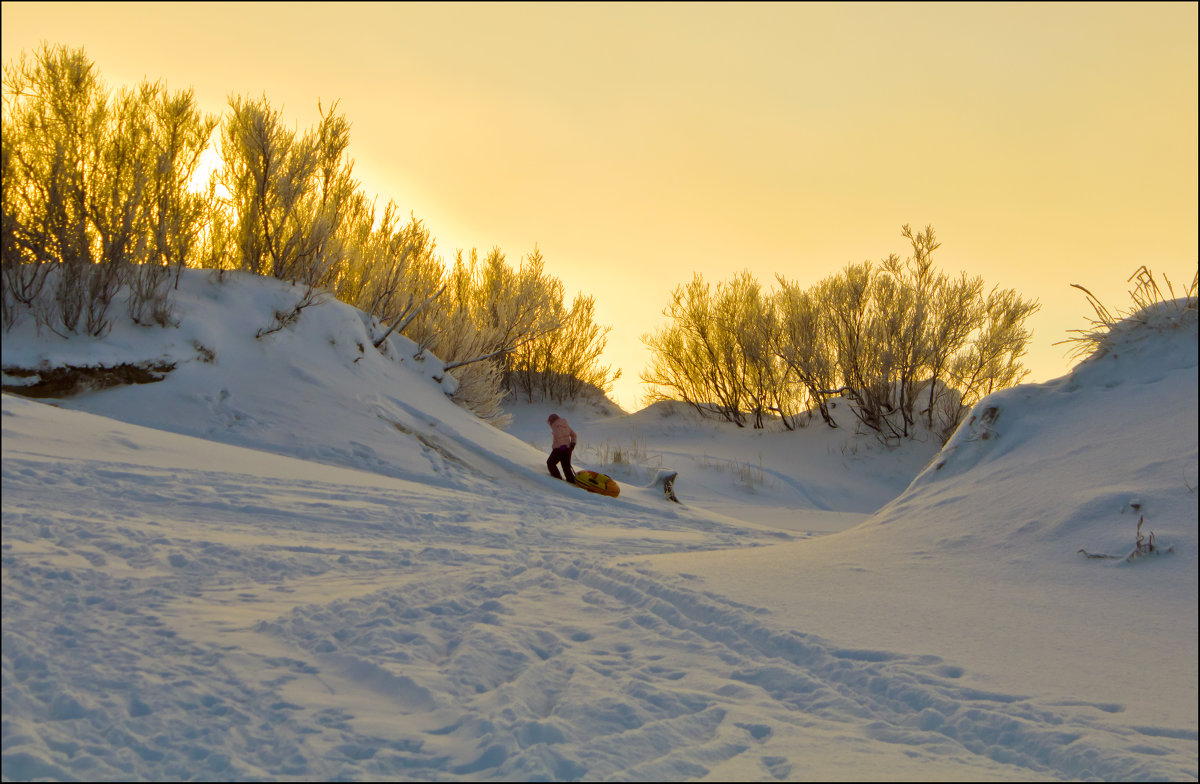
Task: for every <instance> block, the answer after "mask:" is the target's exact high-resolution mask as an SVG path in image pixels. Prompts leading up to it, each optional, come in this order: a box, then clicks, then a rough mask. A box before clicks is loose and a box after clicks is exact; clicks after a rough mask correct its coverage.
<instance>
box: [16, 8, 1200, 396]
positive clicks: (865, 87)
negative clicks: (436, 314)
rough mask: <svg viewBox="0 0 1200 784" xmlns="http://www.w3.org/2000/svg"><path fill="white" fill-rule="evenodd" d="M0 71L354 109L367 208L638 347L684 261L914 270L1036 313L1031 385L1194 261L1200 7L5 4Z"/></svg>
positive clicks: (792, 275) (298, 120) (301, 112)
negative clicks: (544, 275) (1142, 270)
mask: <svg viewBox="0 0 1200 784" xmlns="http://www.w3.org/2000/svg"><path fill="white" fill-rule="evenodd" d="M2 14H3V57H4V61H5V63H6V64H7V63H8V62H10V61H11V60H13V59H14V58H16V57H17V56H18V55H19V54H20V53H21V52H22V51H26V52H32V51H33V50H34V49H36V48H37V47H38V46H39V45H40V44H41V43H49V44H63V45H66V46H69V47H73V48H74V47H82V48H83V49H85V50H86V52H87V54H88V56H89V57H90V58H91V59H92V60H93V61H94V62H95V64H96V66H97V68H98V69H99V71H100V74H101V75H102V77H103V78H104V79H105V80H106V81H107V82H108V83H109V85H110V86H114V87H116V86H121V85H126V84H134V83H136V82H138V81H140V80H141V79H143V78H149V79H150V80H157V79H162V80H165V81H166V83H167V84H168V86H169V87H170V88H172V89H186V88H189V87H190V88H194V90H195V92H196V96H197V99H198V101H199V103H200V105H201V107H202V108H204V109H205V110H206V111H209V112H212V113H214V114H221V113H223V112H224V110H225V108H226V106H227V99H228V97H229V96H231V95H243V96H251V97H258V96H262V95H265V96H266V97H267V98H268V100H270V101H271V103H272V104H273V105H274V106H277V107H281V108H282V109H283V110H284V113H285V116H286V117H288V118H289V120H290V121H292V122H293V123H294V125H295V126H297V127H299V128H308V127H310V126H312V125H313V124H314V123H315V121H316V119H317V101H318V100H321V101H323V102H324V103H325V104H326V105H328V104H329V103H330V102H332V101H334V100H338V101H340V103H339V106H338V108H339V111H340V112H342V113H344V114H345V116H346V117H347V118H348V119H349V120H350V122H351V123H352V124H353V127H352V131H351V142H350V148H349V153H350V155H351V156H352V157H353V158H354V159H355V160H356V165H355V169H354V173H355V176H357V177H358V178H359V179H360V181H361V183H362V185H363V188H364V190H366V191H367V192H368V193H371V194H378V195H379V199H380V202H381V203H383V202H386V201H387V200H388V199H394V200H395V201H396V203H397V204H398V205H399V207H400V208H401V210H403V211H404V212H405V213H406V214H407V213H408V212H412V213H413V214H415V215H416V217H418V218H421V219H423V220H424V221H425V224H426V225H427V226H428V227H429V229H430V230H431V232H432V234H433V236H434V237H436V238H437V241H438V248H439V249H440V252H441V254H442V255H443V256H444V258H446V259H447V260H451V259H453V256H454V252H455V250H456V249H458V248H464V249H470V248H472V247H475V248H479V249H480V250H481V251H486V250H488V249H490V248H492V247H493V246H499V247H500V248H502V249H503V250H504V251H505V252H506V254H507V255H508V258H509V260H510V261H512V262H514V263H515V262H517V261H518V260H519V258H520V257H521V256H523V255H525V254H527V253H529V252H530V251H532V250H533V248H534V246H535V245H536V246H537V247H538V249H539V250H540V251H541V253H542V255H543V256H544V257H545V259H546V262H547V271H548V272H550V273H551V274H553V275H555V276H557V277H558V278H559V279H561V280H562V281H563V283H564V284H565V285H566V288H567V290H568V292H570V293H571V294H572V295H573V294H574V292H576V291H582V292H584V293H585V294H591V295H594V296H595V298H596V304H597V320H598V321H599V322H600V323H601V324H605V325H611V326H612V332H611V333H610V335H609V343H608V350H607V352H606V356H605V362H606V363H609V364H612V365H613V366H615V367H620V368H622V370H623V377H622V378H621V379H620V380H619V381H618V382H617V385H616V389H615V397H616V399H617V401H618V402H619V403H621V404H622V405H623V406H624V407H625V408H626V409H634V408H637V407H638V404H639V400H640V396H641V394H642V391H643V390H642V389H641V385H640V383H639V381H638V375H639V372H640V371H641V370H642V369H643V368H644V366H645V365H646V363H647V358H648V357H647V352H646V350H645V348H644V346H643V345H642V343H641V337H642V336H643V335H644V334H646V333H648V332H651V331H652V330H654V329H655V328H656V327H657V326H659V325H660V324H661V323H662V322H663V317H662V309H663V308H664V306H665V305H666V304H667V302H668V298H669V296H670V292H671V289H673V288H674V287H675V286H677V285H679V284H681V283H685V282H687V281H688V280H690V279H691V277H692V274H693V273H694V272H699V273H702V274H703V275H704V276H705V278H706V279H708V280H711V281H714V282H716V281H722V280H726V279H728V278H729V277H731V276H732V275H733V274H734V273H736V272H738V271H740V270H743V269H749V270H750V271H751V272H752V273H753V274H754V275H755V276H756V277H757V278H758V280H759V281H760V282H761V283H762V284H763V285H764V287H767V286H770V285H771V284H773V282H774V279H775V276H776V274H779V275H782V276H784V277H786V278H788V279H791V280H797V281H800V282H802V283H811V282H816V281H817V280H820V279H821V278H824V277H827V276H829V275H832V274H834V273H836V272H838V271H839V270H841V269H842V268H843V267H844V266H845V265H846V264H847V263H848V262H858V261H862V260H864V259H879V258H882V257H886V256H887V255H888V254H889V253H898V254H903V253H904V251H905V248H906V247H907V245H906V243H905V242H904V240H903V239H902V238H901V237H900V227H901V226H902V225H903V224H912V225H913V226H914V227H923V226H925V225H927V224H932V225H933V226H934V227H935V229H936V230H937V234H938V237H939V238H940V239H941V241H942V243H943V244H942V248H941V249H940V250H939V251H938V253H937V255H936V257H935V258H936V260H937V263H938V265H939V267H940V268H942V269H944V270H946V271H948V272H951V273H956V272H957V271H959V270H966V271H967V272H969V273H970V274H972V275H981V276H982V277H983V279H984V281H985V282H986V283H987V285H989V286H993V285H995V286H1000V287H1003V288H1012V289H1016V290H1017V291H1018V292H1020V293H1021V294H1022V295H1024V296H1026V297H1031V298H1036V299H1038V300H1040V302H1041V303H1042V310H1041V312H1039V313H1038V314H1037V315H1035V316H1034V317H1033V318H1032V319H1031V320H1030V324H1031V325H1032V327H1033V330H1034V340H1033V343H1032V346H1031V349H1030V353H1029V356H1028V357H1027V365H1028V366H1029V367H1030V369H1031V371H1032V373H1031V376H1030V378H1029V380H1035V381H1037V380H1045V379H1048V378H1052V377H1055V376H1059V375H1061V374H1062V373H1064V372H1065V371H1066V369H1067V367H1068V366H1069V364H1070V363H1069V360H1068V358H1067V356H1066V355H1067V349H1066V347H1064V346H1061V345H1054V344H1055V343H1056V342H1058V341H1061V340H1063V339H1064V338H1066V337H1067V336H1068V330H1072V329H1078V328H1081V327H1083V326H1085V325H1086V318H1087V316H1089V315H1090V313H1091V311H1090V308H1089V307H1088V304H1087V302H1086V300H1085V298H1084V297H1083V296H1082V295H1081V294H1080V292H1078V291H1077V290H1075V289H1072V288H1071V287H1070V284H1072V283H1079V284H1082V285H1085V286H1087V288H1088V289H1090V290H1091V291H1092V292H1094V293H1095V294H1096V295H1097V297H1099V298H1100V299H1101V300H1103V301H1104V302H1106V303H1107V304H1109V305H1110V307H1114V308H1121V307H1124V306H1125V305H1126V304H1127V300H1128V297H1127V295H1126V291H1127V289H1128V285H1129V284H1127V283H1126V280H1127V278H1128V277H1129V276H1130V275H1131V274H1132V273H1133V272H1134V271H1135V270H1136V269H1137V268H1138V267H1139V266H1141V265H1146V266H1147V267H1149V268H1150V269H1151V270H1153V271H1154V272H1155V273H1158V274H1166V275H1167V276H1169V277H1170V279H1171V280H1172V281H1173V282H1175V283H1176V284H1182V285H1184V286H1186V285H1187V284H1189V283H1190V282H1191V280H1192V277H1193V275H1194V274H1195V270H1196V264H1197V218H1196V216H1197V146H1198V140H1197V5H1196V4H1194V3H1169V4H1154V3H1149V4H1147V3H1130V4H1121V3H1117V4H1110V3H1102V4H1086V3H1085V4H845V5H842V4H753V3H737V4H698V5H693V4H677V3H669V4H612V5H609V4H506V3H500V4H407V3H405V4H375V3H364V4H355V3H338V4H324V3H316V4H275V3H269V4H255V3H251V4H225V3H214V4H205V3H188V4H141V3H137V4H125V3H83V4H74V3H5V4H4V5H3V7H2Z"/></svg>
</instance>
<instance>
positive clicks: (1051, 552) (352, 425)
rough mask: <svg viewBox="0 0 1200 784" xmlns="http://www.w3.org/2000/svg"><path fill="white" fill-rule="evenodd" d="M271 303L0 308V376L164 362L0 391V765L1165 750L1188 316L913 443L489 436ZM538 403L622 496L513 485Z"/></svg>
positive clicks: (702, 770)
mask: <svg viewBox="0 0 1200 784" xmlns="http://www.w3.org/2000/svg"><path fill="white" fill-rule="evenodd" d="M299 294H300V292H299V290H298V289H293V288H291V287H290V286H287V285H286V284H280V283H278V282H275V281H270V280H263V279H257V278H249V277H246V276H241V275H227V276H226V278H225V280H224V281H223V282H220V283H218V282H217V281H215V280H214V279H213V278H212V277H211V276H210V275H209V274H207V273H200V272H189V273H187V274H185V276H184V278H183V280H182V285H181V288H180V291H179V292H178V296H177V300H176V301H177V306H176V317H177V318H178V319H179V322H180V323H179V326H178V327H177V328H168V329H159V328H141V327H136V326H134V325H132V324H129V323H124V321H122V323H118V324H117V325H116V326H115V327H114V329H113V331H112V333H111V334H109V335H107V336H106V337H104V338H103V339H99V340H96V339H91V338H72V339H71V340H63V339H62V338H59V337H57V336H55V335H53V334H51V333H49V332H47V331H45V330H43V331H42V334H40V335H39V334H37V331H36V330H35V327H34V325H33V324H32V323H31V322H29V321H26V322H24V323H21V324H18V325H17V326H16V327H15V328H14V329H13V330H12V331H11V332H8V333H6V334H5V335H4V343H3V364H4V367H5V370H6V372H5V377H4V383H5V385H6V386H7V385H16V384H27V383H30V382H31V381H32V379H31V378H29V377H26V376H21V375H19V372H18V371H17V369H18V368H27V369H28V368H36V367H38V366H39V365H41V363H43V362H45V363H46V366H63V365H76V366H84V365H87V366H97V365H105V366H114V365H119V364H121V363H140V362H166V363H174V369H173V370H171V371H170V372H169V373H167V374H166V376H165V378H164V380H162V381H160V382H158V383H149V384H137V385H127V386H119V387H113V388H109V389H104V390H100V391H95V390H93V391H89V392H84V393H81V394H78V395H76V396H74V397H69V398H64V399H56V400H49V401H47V402H38V401H35V400H30V399H26V398H24V397H18V396H15V395H12V394H7V393H6V394H4V395H3V417H2V421H3V488H2V489H3V570H2V573H3V695H2V696H3V738H2V747H3V750H2V762H3V778H4V780H8V781H16V780H29V779H56V780H62V779H116V780H179V779H198V780H263V779H271V780H331V779H343V780H345V779H353V780H483V779H488V780H496V779H501V780H579V779H584V780H614V779H615V780H648V781H659V780H713V781H725V780H768V781H771V780H777V779H778V780H920V781H933V780H955V781H958V780H1047V779H1071V780H1078V779H1101V780H1135V779H1136V780H1146V779H1155V780H1162V779H1166V780H1195V779H1196V777H1197V772H1198V766H1197V650H1196V646H1197V489H1196V488H1197V375H1196V366H1197V333H1196V321H1195V318H1194V315H1195V313H1194V311H1192V313H1191V317H1190V318H1188V319H1185V323H1184V324H1183V325H1182V326H1180V327H1176V328H1173V329H1170V328H1166V327H1164V326H1160V325H1156V323H1154V322H1153V320H1152V323H1151V324H1150V325H1149V326H1146V325H1141V326H1136V325H1133V324H1132V323H1130V324H1129V325H1128V328H1127V329H1122V330H1119V333H1120V334H1117V335H1115V336H1114V338H1113V341H1112V345H1111V346H1110V349H1109V351H1108V352H1107V353H1106V354H1105V355H1103V356H1099V357H1096V358H1093V359H1090V360H1088V361H1085V362H1083V363H1082V364H1080V365H1079V366H1078V367H1077V368H1076V369H1075V370H1074V371H1073V372H1072V373H1070V374H1069V375H1067V376H1066V377H1064V378H1061V379H1058V380H1056V381H1053V382H1050V383H1046V384H1037V385H1025V386H1020V387H1016V388H1014V389H1010V390H1006V391H1003V392H1000V393H998V394H996V395H993V396H991V397H989V398H987V399H985V400H984V401H983V402H982V403H980V405H979V406H977V407H976V409H975V410H974V411H973V412H972V419H971V421H970V422H969V423H968V424H966V425H964V426H963V427H962V428H960V429H959V431H958V432H957V433H956V434H955V436H954V437H953V438H952V440H951V441H950V443H949V444H948V445H947V447H946V448H945V449H943V450H941V451H939V450H938V446H937V444H936V442H934V441H931V440H928V439H926V440H924V441H917V442H913V443H910V444H907V445H905V446H904V447H902V448H897V449H891V450H889V449H885V448H883V447H882V446H880V445H879V444H877V443H875V442H874V441H873V440H872V439H871V438H870V437H869V436H864V435H856V434H855V432H854V430H855V428H854V425H853V423H852V421H850V419H849V418H848V416H847V413H848V412H846V411H845V409H844V407H843V408H842V409H839V411H838V413H839V414H840V415H841V416H842V417H843V420H842V421H843V425H844V426H843V427H841V428H839V429H837V430H831V429H829V428H827V427H826V426H825V425H823V424H821V423H819V422H813V423H812V424H810V425H809V426H808V427H806V428H803V429H801V430H799V431H797V432H790V433H789V432H783V431H782V430H779V429H776V430H770V431H750V430H738V429H737V428H735V427H733V426H730V425H722V424H717V423H714V422H705V421H701V420H698V419H696V418H695V417H694V416H692V415H691V414H689V413H688V412H687V411H684V410H680V409H679V408H678V407H673V406H668V405H661V404H660V405H657V406H654V407H651V408H649V409H646V410H643V411H641V412H638V413H636V414H632V415H626V414H624V413H622V412H620V411H619V410H616V409H615V408H614V407H611V406H605V405H603V404H602V403H596V404H590V405H584V404H580V405H578V406H574V407H569V408H565V409H556V408H555V407H554V406H552V405H549V404H541V403H539V404H529V403H527V404H521V405H516V406H514V408H513V414H514V419H513V422H512V424H511V425H510V426H509V428H508V430H507V432H503V431H501V430H498V429H496V428H495V427H493V426H491V425H489V424H486V423H483V422H480V421H478V420H477V419H475V418H474V417H472V416H471V415H470V414H468V413H466V412H464V411H463V410H462V409H460V408H458V407H456V406H455V405H454V404H453V403H452V402H451V401H450V400H449V399H448V398H447V396H446V391H447V389H448V388H449V387H450V386H452V384H453V382H452V380H450V379H445V380H443V381H442V382H439V381H437V380H435V378H434V376H435V375H436V372H437V370H438V369H439V365H438V364H437V361H436V359H432V358H427V359H426V360H425V361H423V362H421V361H417V360H414V359H413V357H412V356H411V355H412V353H413V350H414V347H413V346H412V344H411V343H409V342H408V341H406V340H404V339H401V338H393V339H391V340H390V342H389V344H388V346H387V356H384V355H381V354H380V353H379V352H378V351H376V350H375V349H373V348H372V347H371V345H370V343H369V332H370V330H371V329H372V325H370V324H367V323H365V321H364V317H363V316H362V314H361V313H359V312H358V311H355V310H353V309H351V308H349V307H347V306H345V305H342V304H340V303H337V302H332V301H330V302H326V303H323V304H320V305H315V306H312V307H309V308H306V309H304V310H303V311H302V312H301V314H300V318H299V320H298V321H296V322H295V323H294V324H292V325H291V326H289V327H287V328H285V329H282V330H280V331H276V332H273V333H271V334H267V335H264V336H263V337H261V338H256V337H255V334H256V333H257V332H259V331H260V330H262V329H264V328H267V327H269V326H271V316H270V314H271V313H272V312H273V310H275V309H281V310H287V309H288V308H290V307H291V304H292V303H294V302H295V301H296V299H297V298H298V297H299ZM114 315H119V313H118V308H117V307H114ZM119 321H121V320H120V319H119ZM556 410H557V411H558V412H559V413H561V414H563V415H564V416H566V417H567V418H568V419H569V420H570V421H571V424H572V426H573V427H574V428H575V429H576V430H577V431H578V432H579V434H580V436H581V443H580V447H579V449H578V450H577V451H576V459H575V464H576V467H581V466H582V467H589V468H594V469H598V470H601V471H605V472H607V473H610V474H612V475H613V476H615V477H616V478H617V479H618V480H619V481H621V483H622V493H621V496H620V497H619V498H617V499H609V498H604V497H601V496H598V495H589V494H587V493H585V492H583V491H581V490H579V489H577V488H574V487H570V486H568V485H567V484H566V483H563V482H559V481H556V480H554V479H552V478H551V477H549V476H547V475H546V469H545V464H544V461H545V457H546V454H547V452H548V447H549V428H547V427H546V425H545V418H546V416H547V415H548V414H549V413H550V412H551V411H556ZM776 427H777V426H776ZM660 469H669V470H677V471H679V479H678V482H677V484H676V492H677V493H678V495H679V498H680V500H681V501H682V503H681V504H674V503H671V502H669V501H668V500H666V499H665V498H664V497H663V495H662V493H661V492H660V491H659V490H658V489H656V488H654V487H652V486H651V484H652V480H653V479H654V476H655V474H656V473H657V472H658V471H659V470H660ZM1139 518H1140V519H1142V520H1143V521H1144V523H1143V530H1142V534H1143V537H1144V539H1143V542H1144V543H1146V542H1148V541H1149V534H1150V532H1153V533H1154V537H1155V539H1154V542H1155V546H1156V549H1157V552H1156V553H1153V554H1146V555H1143V556H1141V557H1137V558H1133V559H1132V560H1127V559H1125V558H1124V556H1127V555H1129V554H1130V553H1131V552H1133V551H1134V548H1135V543H1136V537H1137V534H1138V532H1137V522H1138V520H1139ZM1081 549H1082V550H1086V551H1087V552H1088V553H1092V554H1110V555H1114V556H1120V557H1118V558H1087V557H1085V555H1084V554H1081V553H1080V552H1079V551H1080V550H1081Z"/></svg>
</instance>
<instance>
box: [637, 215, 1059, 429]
mask: <svg viewBox="0 0 1200 784" xmlns="http://www.w3.org/2000/svg"><path fill="white" fill-rule="evenodd" d="M901 233H902V236H904V237H905V238H906V239H908V241H909V242H910V244H911V246H912V255H911V256H910V257H909V258H907V259H905V260H903V261H902V260H901V259H900V258H899V257H898V256H896V255H895V254H893V255H891V256H889V257H888V258H887V259H884V260H883V261H882V262H880V263H879V264H873V263H872V262H869V261H868V262H863V263H861V264H851V265H849V266H847V267H846V268H845V269H844V270H843V271H842V272H840V273H838V274H836V275H833V276H830V277H828V278H826V279H824V280H822V281H821V282H819V283H818V284H816V285H815V286H811V287H809V288H803V287H801V286H800V285H799V284H797V283H793V282H789V281H787V280H785V279H783V278H782V277H781V278H779V279H778V281H779V288H778V290H776V291H775V292H772V293H764V292H762V290H761V288H760V286H759V284H758V282H757V281H756V280H754V278H753V277H752V276H751V275H750V274H749V273H748V272H743V273H739V274H738V275H736V276H735V277H734V278H733V280H732V281H730V282H729V283H727V284H718V285H717V287H716V289H715V290H713V289H711V288H710V287H709V286H708V284H707V283H705V282H704V280H703V279H702V278H701V277H700V276H699V275H697V276H696V277H695V278H694V279H693V281H692V282H691V283H690V284H688V285H686V286H680V287H679V288H677V289H676V290H675V291H674V292H673V294H672V301H671V304H670V305H668V306H667V308H666V309H665V310H664V311H663V312H664V314H665V315H666V316H667V317H668V318H669V319H670V323H669V324H668V325H667V326H665V327H663V328H662V329H661V330H659V331H658V332H657V333H654V334H652V335H648V336H646V337H645V338H643V340H644V342H645V343H646V345H647V346H648V347H649V348H650V351H651V364H650V366H649V368H648V369H647V370H646V371H645V372H644V373H643V374H642V380H643V381H645V382H646V383H647V384H648V385H649V386H650V389H651V393H650V398H651V400H660V399H671V398H673V399H677V400H683V401H684V402H686V403H688V404H689V405H691V406H693V407H694V408H695V409H696V410H697V411H700V412H701V413H705V414H708V415H717V416H720V417H723V418H725V419H727V420H729V421H732V422H735V423H737V424H738V425H742V424H744V423H745V422H752V423H753V425H754V427H762V426H763V425H764V422H765V418H766V416H767V415H775V416H778V417H779V419H780V421H781V422H782V423H783V424H784V426H785V427H788V428H791V427H793V426H796V425H798V424H801V423H803V422H804V421H805V419H804V414H803V412H804V411H805V410H812V409H815V410H816V411H818V412H819V413H820V415H821V416H822V418H823V419H824V421H825V422H826V423H827V424H829V425H830V426H831V427H836V426H837V425H836V422H835V421H834V418H833V417H832V415H831V414H830V412H829V409H828V401H829V400H830V399H831V398H833V397H838V396H842V397H845V398H846V399H847V400H848V401H849V403H850V407H851V410H852V411H853V412H854V414H855V416H856V417H857V418H858V420H859V422H860V423H861V424H862V426H863V427H865V428H866V429H868V430H869V431H871V432H874V433H876V434H877V435H878V436H879V437H880V438H881V439H882V440H884V441H892V440H895V439H898V438H904V437H908V436H911V435H913V434H914V433H915V432H917V427H916V426H917V425H918V424H920V425H921V426H922V427H923V428H924V429H928V430H932V431H934V432H936V433H938V434H939V435H940V436H941V437H943V438H945V437H947V436H948V435H949V434H950V433H951V432H953V430H954V428H955V427H956V426H957V425H958V423H959V421H960V420H961V418H962V416H963V415H964V413H965V412H966V411H968V410H969V409H970V407H971V406H972V405H974V404H975V402H976V401H978V400H979V399H980V398H982V397H983V396H984V395H986V394H989V393H991V392H993V391H995V390H997V389H1002V388H1004V387H1007V386H1011V385H1012V384H1015V383H1017V382H1018V381H1019V380H1020V379H1021V377H1022V376H1024V375H1025V373H1026V372H1027V371H1026V370H1025V369H1024V368H1023V367H1022V365H1021V362H1020V358H1021V357H1022V356H1023V355H1024V353H1025V349H1026V346H1027V345H1028V343H1029V339H1030V332H1029V331H1028V330H1027V329H1026V328H1025V326H1024V324H1025V320H1026V319H1027V318H1028V317H1029V316H1030V315H1032V314H1033V313H1034V312H1035V311H1036V310H1037V308H1038V305H1037V303H1036V302H1035V301H1031V300H1026V299H1024V298H1022V297H1020V296H1019V295H1018V294H1017V293H1016V292H1014V291H1012V290H998V289H992V290H991V291H988V292H985V290H984V284H983V280H982V279H981V278H979V277H969V276H967V275H966V274H965V273H964V274H961V275H959V276H957V277H952V276H949V275H947V274H945V273H943V272H940V271H938V270H937V269H936V268H935V267H934V265H933V259H932V254H933V252H934V250H936V249H937V248H938V247H940V243H939V242H938V241H937V239H936V237H935V235H934V232H933V228H932V227H926V229H925V231H923V232H919V233H913V231H912V230H911V229H910V228H909V227H908V226H904V227H903V229H902V232H901Z"/></svg>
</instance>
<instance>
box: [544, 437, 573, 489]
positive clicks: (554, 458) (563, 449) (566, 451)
mask: <svg viewBox="0 0 1200 784" xmlns="http://www.w3.org/2000/svg"><path fill="white" fill-rule="evenodd" d="M573 451H575V447H573V446H556V447H554V451H553V452H551V453H550V457H548V458H547V459H546V468H549V469H550V476H552V477H554V478H555V479H562V474H560V473H558V464H560V463H561V464H562V469H563V473H564V474H566V475H567V481H568V482H571V483H572V484H574V483H575V472H574V471H572V470H571V452H573Z"/></svg>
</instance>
